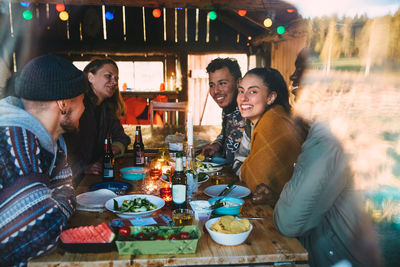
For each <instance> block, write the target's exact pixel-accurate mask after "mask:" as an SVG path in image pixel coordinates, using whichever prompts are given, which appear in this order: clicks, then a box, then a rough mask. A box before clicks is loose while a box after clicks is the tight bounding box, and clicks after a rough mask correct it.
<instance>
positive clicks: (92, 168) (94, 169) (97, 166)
mask: <svg viewBox="0 0 400 267" xmlns="http://www.w3.org/2000/svg"><path fill="white" fill-rule="evenodd" d="M102 173H103V164H102V163H101V162H95V163H93V164H91V165H88V166H86V168H85V174H96V175H100V174H102Z"/></svg>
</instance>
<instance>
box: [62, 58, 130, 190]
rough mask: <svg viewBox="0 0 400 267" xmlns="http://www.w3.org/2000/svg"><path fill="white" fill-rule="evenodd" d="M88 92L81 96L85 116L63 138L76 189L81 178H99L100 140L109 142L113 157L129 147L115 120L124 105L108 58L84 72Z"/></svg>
mask: <svg viewBox="0 0 400 267" xmlns="http://www.w3.org/2000/svg"><path fill="white" fill-rule="evenodd" d="M84 73H85V76H86V78H87V81H88V85H89V89H88V90H87V92H86V94H85V99H84V103H85V112H84V113H83V115H82V117H81V120H80V129H79V132H78V133H75V134H68V135H66V136H65V139H66V142H67V146H68V156H69V162H70V164H71V167H72V169H73V171H74V179H75V182H74V184H75V185H76V184H77V183H78V182H79V180H80V178H81V176H82V174H84V173H88V174H101V173H102V159H103V152H104V151H103V150H104V139H105V138H106V137H107V136H109V135H110V136H111V138H112V142H113V144H112V148H113V152H114V155H115V156H116V157H118V156H122V155H123V154H124V152H125V149H126V147H127V146H128V145H129V143H130V138H129V136H128V135H126V134H125V132H124V128H123V127H122V125H121V123H120V120H119V118H120V117H121V116H123V115H124V114H125V105H124V102H123V100H122V97H121V94H120V92H119V88H118V67H117V64H116V63H115V62H114V61H113V60H112V59H109V58H98V59H94V60H92V61H91V62H90V63H89V64H88V65H87V66H86V67H85V69H84Z"/></svg>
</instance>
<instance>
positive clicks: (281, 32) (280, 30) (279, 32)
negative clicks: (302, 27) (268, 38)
mask: <svg viewBox="0 0 400 267" xmlns="http://www.w3.org/2000/svg"><path fill="white" fill-rule="evenodd" d="M285 31H286V29H285V27H284V26H282V25H280V26H278V28H276V32H277V33H278V34H284V33H285Z"/></svg>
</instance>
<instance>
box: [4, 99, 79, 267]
mask: <svg viewBox="0 0 400 267" xmlns="http://www.w3.org/2000/svg"><path fill="white" fill-rule="evenodd" d="M15 103H18V99H16V98H8V99H3V100H1V101H0V266H24V265H26V264H27V261H28V260H29V259H31V258H33V257H35V256H38V255H41V254H43V253H45V252H47V251H49V250H51V249H53V248H54V247H55V246H56V244H57V241H58V237H59V234H60V233H61V231H62V230H63V228H64V227H65V225H66V222H67V220H68V219H69V217H70V216H71V215H72V213H73V212H74V209H75V202H76V199H75V194H74V190H73V188H72V186H71V177H72V173H71V169H70V168H69V167H68V164H67V161H66V153H65V144H64V141H63V139H62V138H60V139H59V140H58V141H57V142H54V140H53V139H52V137H51V136H50V134H49V133H48V132H47V131H46V130H45V128H44V127H43V125H42V124H41V123H40V122H39V121H38V120H37V119H36V118H35V117H33V116H32V115H30V114H29V113H27V112H26V111H24V110H23V109H22V108H20V107H18V106H14V105H15ZM19 103H20V102H19ZM13 104H14V105H13Z"/></svg>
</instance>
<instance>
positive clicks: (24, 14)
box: [22, 10, 33, 20]
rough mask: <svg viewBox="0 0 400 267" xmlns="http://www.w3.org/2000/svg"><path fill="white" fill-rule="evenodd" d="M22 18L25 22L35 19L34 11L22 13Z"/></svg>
mask: <svg viewBox="0 0 400 267" xmlns="http://www.w3.org/2000/svg"><path fill="white" fill-rule="evenodd" d="M22 17H23V18H24V19H25V20H31V19H32V18H33V14H32V11H30V10H25V11H24V12H22Z"/></svg>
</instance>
